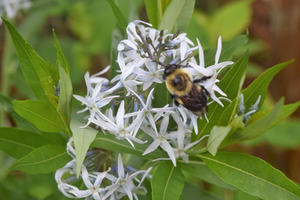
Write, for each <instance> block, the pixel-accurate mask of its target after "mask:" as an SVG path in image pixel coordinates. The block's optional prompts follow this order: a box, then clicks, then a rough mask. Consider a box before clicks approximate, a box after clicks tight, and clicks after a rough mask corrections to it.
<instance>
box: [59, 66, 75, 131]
mask: <svg viewBox="0 0 300 200" xmlns="http://www.w3.org/2000/svg"><path fill="white" fill-rule="evenodd" d="M58 70H59V77H60V86H59V88H60V90H59V100H58V105H57V108H56V110H57V112H58V114H59V115H60V116H61V118H62V119H63V122H64V124H65V126H66V127H68V126H69V123H70V121H71V112H72V95H73V87H72V82H71V78H70V75H68V74H67V72H66V71H65V69H64V68H63V67H62V66H61V65H60V64H59V65H58Z"/></svg>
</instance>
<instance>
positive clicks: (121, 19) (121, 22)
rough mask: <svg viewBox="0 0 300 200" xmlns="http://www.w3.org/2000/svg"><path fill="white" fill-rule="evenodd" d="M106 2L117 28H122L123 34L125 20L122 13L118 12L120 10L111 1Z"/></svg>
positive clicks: (125, 25)
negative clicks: (114, 17)
mask: <svg viewBox="0 0 300 200" xmlns="http://www.w3.org/2000/svg"><path fill="white" fill-rule="evenodd" d="M106 1H107V2H108V3H109V5H110V7H111V9H112V10H113V12H114V14H115V16H116V18H117V21H118V24H119V26H120V27H121V28H122V30H123V31H124V33H125V32H126V27H127V20H126V18H125V17H124V15H123V13H122V11H121V10H120V8H119V7H118V6H117V4H116V3H115V2H114V1H113V0H106Z"/></svg>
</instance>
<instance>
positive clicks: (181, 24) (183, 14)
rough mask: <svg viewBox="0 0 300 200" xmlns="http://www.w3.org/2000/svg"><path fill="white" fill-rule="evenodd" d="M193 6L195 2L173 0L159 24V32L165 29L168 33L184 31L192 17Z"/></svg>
mask: <svg viewBox="0 0 300 200" xmlns="http://www.w3.org/2000/svg"><path fill="white" fill-rule="evenodd" d="M194 6H195V0H183V1H182V0H173V1H172V2H171V3H170V4H169V5H168V8H167V9H166V11H165V12H164V15H163V18H162V20H161V22H160V24H159V28H158V29H159V30H165V29H167V30H168V32H169V33H171V32H172V31H177V30H181V31H182V32H183V31H185V29H186V28H187V26H188V24H189V21H190V19H191V17H192V14H193V11H194Z"/></svg>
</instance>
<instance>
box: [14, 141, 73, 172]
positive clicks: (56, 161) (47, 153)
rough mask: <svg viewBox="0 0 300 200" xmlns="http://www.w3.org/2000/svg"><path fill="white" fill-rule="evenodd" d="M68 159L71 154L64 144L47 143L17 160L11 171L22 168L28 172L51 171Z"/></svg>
mask: <svg viewBox="0 0 300 200" xmlns="http://www.w3.org/2000/svg"><path fill="white" fill-rule="evenodd" d="M68 161H70V156H69V155H68V154H67V152H66V148H65V147H64V146H58V145H45V146H42V147H39V148H37V149H35V150H33V151H32V152H30V153H29V154H28V155H26V156H25V157H23V158H21V159H20V160H18V161H16V162H15V163H14V164H13V165H12V166H11V167H10V168H9V171H13V170H21V171H23V172H26V173H28V174H43V173H49V172H52V171H55V170H57V169H58V168H60V167H63V166H64V165H65V164H66V163H67V162H68Z"/></svg>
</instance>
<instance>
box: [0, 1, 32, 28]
mask: <svg viewBox="0 0 300 200" xmlns="http://www.w3.org/2000/svg"><path fill="white" fill-rule="evenodd" d="M30 6H31V2H30V0H1V1H0V16H1V15H4V14H5V15H7V17H8V18H10V19H12V18H14V17H15V16H16V15H17V12H18V11H19V10H21V9H28V8H29V7H30ZM1 23H2V20H1V19H0V24H1Z"/></svg>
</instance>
